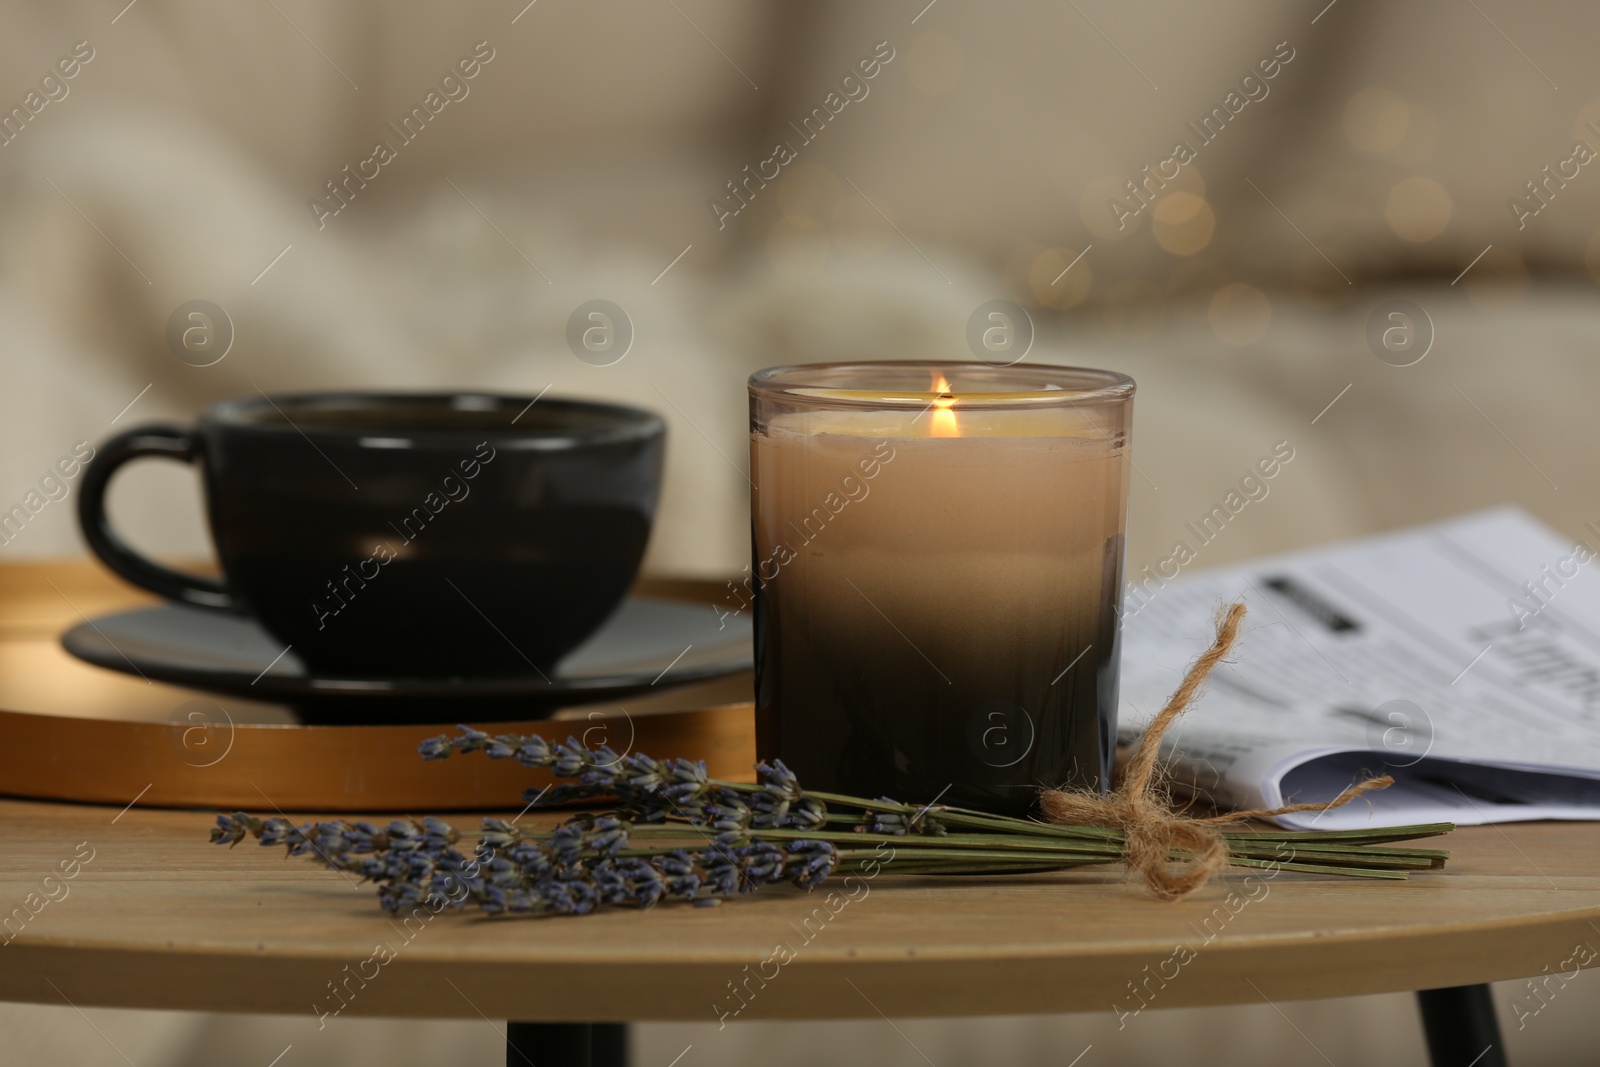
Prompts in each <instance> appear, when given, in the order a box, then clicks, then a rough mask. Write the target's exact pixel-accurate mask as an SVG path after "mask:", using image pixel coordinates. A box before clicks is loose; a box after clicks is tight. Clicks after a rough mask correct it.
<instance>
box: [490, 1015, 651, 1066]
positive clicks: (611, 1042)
mask: <svg viewBox="0 0 1600 1067" xmlns="http://www.w3.org/2000/svg"><path fill="white" fill-rule="evenodd" d="M506 1067H628V1026H627V1024H626V1023H517V1022H513V1023H508V1024H507V1025H506Z"/></svg>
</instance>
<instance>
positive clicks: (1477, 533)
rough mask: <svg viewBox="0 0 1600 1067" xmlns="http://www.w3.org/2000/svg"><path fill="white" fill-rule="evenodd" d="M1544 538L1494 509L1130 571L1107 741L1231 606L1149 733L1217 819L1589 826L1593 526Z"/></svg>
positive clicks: (1327, 824) (1163, 694)
mask: <svg viewBox="0 0 1600 1067" xmlns="http://www.w3.org/2000/svg"><path fill="white" fill-rule="evenodd" d="M1585 534H1586V535H1587V536H1589V537H1590V539H1591V541H1590V543H1585V542H1581V541H1580V542H1572V541H1569V540H1566V539H1564V538H1562V537H1561V536H1559V535H1557V534H1556V533H1554V532H1553V531H1551V530H1549V529H1548V528H1546V527H1545V526H1543V525H1541V524H1540V523H1538V522H1536V521H1535V520H1534V519H1532V518H1531V517H1529V516H1528V515H1527V514H1526V513H1525V512H1522V511H1520V510H1518V509H1516V508H1497V509H1494V510H1491V511H1484V512H1478V513H1475V514H1471V515H1466V516H1463V517H1461V518H1457V519H1453V520H1450V521H1447V522H1441V523H1437V524H1433V525H1428V526H1422V527H1417V528H1414V529H1409V530H1403V531H1400V532H1397V533H1391V534H1385V535H1382V536H1379V537H1373V538H1369V539H1365V540H1360V541H1354V542H1345V543H1342V544H1338V545H1333V546H1329V547H1324V548H1318V549H1313V550H1310V551H1305V552H1296V553H1292V554H1289V555H1284V556H1278V557H1274V558H1270V559H1265V560H1260V561H1256V562H1252V563H1249V564H1246V565H1242V566H1236V567H1228V568H1223V569H1219V570H1215V571H1210V572H1206V573H1202V574H1198V575H1195V576H1192V577H1183V578H1178V579H1175V580H1168V579H1166V578H1164V577H1163V576H1161V575H1159V574H1157V573H1156V572H1155V571H1153V570H1147V571H1146V572H1144V573H1141V574H1138V575H1133V576H1131V584H1130V587H1129V589H1128V595H1127V597H1126V603H1125V604H1124V621H1123V654H1122V704H1121V713H1120V715H1121V717H1120V726H1119V735H1120V739H1121V740H1122V741H1124V742H1126V741H1129V740H1132V739H1134V738H1136V737H1137V736H1138V734H1139V731H1140V729H1142V727H1143V726H1144V725H1145V724H1146V723H1148V722H1149V721H1150V719H1151V718H1152V717H1153V716H1154V715H1155V713H1156V712H1157V711H1159V710H1160V708H1161V706H1162V704H1163V703H1164V702H1165V701H1166V698H1167V697H1168V695H1169V694H1170V693H1171V692H1172V690H1173V688H1174V687H1175V686H1176V684H1177V682H1178V680H1179V678H1180V677H1181V676H1182V674H1183V670H1184V668H1185V666H1186V665H1187V664H1188V662H1189V661H1190V660H1191V659H1192V658H1193V657H1194V654H1195V647H1196V644H1195V642H1196V641H1197V640H1198V639H1199V638H1201V637H1204V636H1206V635H1209V634H1210V632H1211V627H1212V625H1213V619H1214V616H1215V613H1216V610H1217V607H1218V605H1219V604H1221V603H1227V602H1231V601H1233V600H1235V599H1237V598H1240V597H1243V598H1244V600H1245V601H1246V603H1247V604H1248V605H1249V609H1250V610H1249V615H1248V616H1247V617H1246V621H1245V629H1244V632H1243V633H1242V635H1241V638H1240V641H1239V644H1238V645H1237V646H1236V647H1235V654H1234V655H1232V656H1231V657H1230V661H1229V662H1228V663H1225V664H1223V665H1222V666H1219V667H1218V668H1217V670H1215V671H1214V672H1212V674H1211V678H1210V680H1209V681H1208V682H1207V684H1206V688H1205V691H1204V692H1203V694H1202V696H1201V697H1200V699H1199V700H1198V701H1196V703H1195V704H1194V706H1193V707H1192V708H1191V709H1190V711H1189V712H1188V714H1187V715H1185V716H1184V718H1183V719H1182V720H1180V722H1179V723H1178V725H1177V726H1176V727H1175V728H1174V729H1173V730H1172V731H1171V732H1170V733H1169V734H1168V736H1167V739H1166V741H1165V742H1164V743H1163V745H1162V755H1163V758H1164V759H1165V761H1166V762H1167V765H1168V766H1169V767H1170V768H1171V769H1172V771H1173V779H1174V784H1175V785H1177V786H1180V787H1188V788H1191V789H1192V790H1193V791H1194V792H1195V793H1197V794H1198V795H1200V796H1202V797H1206V798H1209V799H1210V800H1212V801H1214V802H1215V803H1216V804H1218V805H1219V806H1221V807H1235V808H1272V807H1278V806H1280V805H1283V804H1286V803H1291V802H1299V801H1323V800H1329V799H1332V798H1333V797H1334V796H1336V795H1337V794H1338V793H1339V791H1340V790H1342V789H1344V788H1345V787H1346V786H1347V785H1350V784H1351V783H1352V782H1353V781H1355V780H1358V779H1360V778H1362V777H1365V776H1367V775H1368V774H1388V775H1391V776H1393V777H1394V779H1395V784H1394V785H1392V786H1390V787H1389V788H1388V789H1384V790H1380V791H1378V792H1376V793H1369V794H1368V795H1367V796H1365V797H1363V798H1362V799H1361V800H1358V801H1356V802H1355V803H1353V804H1349V805H1347V806H1345V807H1342V808H1337V809H1334V810H1332V811H1326V812H1320V813H1309V814H1297V815H1289V816H1284V817H1282V818H1280V819H1279V822H1281V823H1282V824H1284V825H1286V826H1291V827H1297V828H1315V829H1324V830H1343V829H1354V828H1363V827H1372V826H1386V825H1399V824H1404V823H1422V822H1444V821H1449V822H1456V823H1462V824H1477V823H1490V822H1512V821H1518V820H1531V819H1600V573H1597V572H1600V566H1597V565H1593V561H1594V559H1595V556H1596V549H1595V548H1593V547H1591V543H1592V544H1593V545H1594V546H1597V547H1600V529H1597V528H1596V527H1595V525H1594V524H1593V523H1591V524H1589V526H1588V527H1587V528H1586V530H1585Z"/></svg>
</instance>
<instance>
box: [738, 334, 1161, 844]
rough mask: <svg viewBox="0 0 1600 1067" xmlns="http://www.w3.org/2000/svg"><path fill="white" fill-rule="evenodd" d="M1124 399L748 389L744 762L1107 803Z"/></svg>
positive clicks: (900, 381) (805, 385)
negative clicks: (750, 684) (748, 740)
mask: <svg viewBox="0 0 1600 1067" xmlns="http://www.w3.org/2000/svg"><path fill="white" fill-rule="evenodd" d="M1133 391H1134V383H1133V381H1132V379H1130V378H1128V377H1126V376H1124V375H1121V374H1115V373H1112V372H1109V371H1098V370H1083V369H1078V368H1072V367H1051V366H1025V367H1024V366H1013V367H1003V368H1002V367H994V366H990V365H987V364H982V363H970V364H969V363H941V362H882V363H835V364H818V365H813V366H799V367H778V368H772V369H769V370H764V371H760V372H759V373H757V374H755V375H753V376H752V377H751V379H750V451H751V470H752V481H753V483H754V494H753V497H752V505H751V506H752V518H753V522H752V526H753V550H754V560H753V564H752V568H751V569H752V571H753V578H754V583H753V584H754V593H755V597H754V601H755V641H756V745H757V750H758V754H759V755H760V756H761V757H762V758H763V759H772V758H779V759H782V760H783V761H784V763H786V764H788V766H789V767H790V768H791V769H793V770H794V771H795V773H796V774H797V775H798V776H799V778H800V781H801V782H802V783H804V785H805V786H806V787H807V788H810V789H815V790H822V791H829V792H841V793H851V794H858V795H863V796H869V797H878V796H890V797H894V798H895V799H897V800H902V801H906V802H910V803H919V802H930V803H931V802H933V801H934V800H935V799H936V798H937V799H938V800H939V802H941V803H945V804H955V805H959V806H963V807H971V808H978V809H983V810H987V811H993V812H997V813H1004V814H1011V815H1025V814H1028V813H1030V812H1032V811H1033V810H1035V797H1036V794H1037V791H1038V789H1039V787H1041V786H1062V785H1067V786H1077V787H1085V788H1090V789H1101V790H1104V789H1106V788H1107V787H1108V786H1109V784H1110V781H1111V775H1112V769H1113V760H1114V754H1115V739H1116V710H1117V666H1118V635H1119V627H1118V616H1119V613H1120V611H1121V598H1122V581H1123V579H1122V570H1123V542H1124V535H1125V524H1126V517H1127V497H1128V467H1129V458H1128V447H1129V441H1128V434H1129V423H1130V418H1131V415H1132V398H1133Z"/></svg>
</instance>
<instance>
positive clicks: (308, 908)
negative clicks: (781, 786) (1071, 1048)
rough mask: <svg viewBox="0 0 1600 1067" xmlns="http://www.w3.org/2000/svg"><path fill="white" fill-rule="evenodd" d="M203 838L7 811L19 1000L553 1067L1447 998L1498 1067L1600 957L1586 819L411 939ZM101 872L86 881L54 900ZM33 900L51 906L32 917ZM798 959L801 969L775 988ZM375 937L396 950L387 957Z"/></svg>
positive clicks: (59, 810)
mask: <svg viewBox="0 0 1600 1067" xmlns="http://www.w3.org/2000/svg"><path fill="white" fill-rule="evenodd" d="M3 619H4V612H3V609H0V620H3ZM62 621H63V622H65V621H66V620H65V619H63V620H62ZM427 772H428V766H427V765H424V764H420V763H419V766H418V773H419V774H426V773H427ZM0 788H3V783H0ZM508 799H511V798H508ZM418 814H421V813H420V812H419V813H418ZM529 818H532V816H529ZM454 821H455V822H456V823H457V825H463V826H470V825H472V824H473V822H474V821H475V820H470V819H467V818H458V819H455V820H454ZM210 822H211V813H209V812H201V811H171V810H150V809H147V808H144V807H141V806H138V805H135V806H132V807H130V808H128V809H126V810H121V811H119V810H118V808H117V807H114V806H95V805H73V804H60V803H44V802H30V801H20V800H0V855H3V856H5V862H4V863H3V864H0V920H3V919H4V917H5V915H6V914H10V915H11V916H12V926H11V928H3V927H0V939H6V938H9V939H10V940H9V943H8V944H6V945H5V946H4V947H0V998H3V999H7V1000H16V1001H30V1002H35V1003H41V1004H64V1003H72V1004H75V1005H77V1006H79V1007H84V1006H88V1005H97V1006H108V1007H125V1008H167V1009H183V1010H196V1011H255V1012H287V1013H298V1012H304V1011H308V1010H313V1006H314V1005H320V1006H321V1007H322V1008H323V1009H325V1010H333V1009H339V1010H341V1011H343V1012H347V1013H349V1014H351V1015H364V1016H407V1017H416V1016H430V1017H465V1018H473V1017H477V1016H480V1015H481V1016H484V1017H487V1018H490V1019H499V1018H504V1019H514V1020H527V1021H529V1022H528V1024H527V1025H526V1026H516V1027H513V1029H512V1044H513V1047H512V1049H511V1051H510V1052H508V1062H515V1063H520V1062H522V1061H521V1059H520V1058H518V1057H519V1056H520V1055H522V1053H520V1052H519V1051H518V1048H519V1046H518V1043H519V1042H522V1043H524V1044H523V1045H522V1046H520V1047H522V1048H523V1049H525V1050H526V1051H527V1052H528V1053H529V1058H530V1059H531V1060H533V1062H537V1063H538V1064H539V1065H540V1067H546V1064H549V1063H559V1062H562V1058H561V1057H562V1055H564V1054H566V1053H565V1052H564V1051H563V1050H571V1055H572V1056H573V1057H574V1058H581V1057H586V1056H587V1055H588V1053H587V1052H585V1051H583V1050H584V1049H586V1048H587V1042H588V1041H589V1040H590V1037H591V1033H592V1032H591V1030H590V1028H588V1027H587V1026H571V1025H566V1026H556V1027H553V1028H545V1027H541V1026H540V1025H539V1024H541V1023H558V1024H573V1023H583V1024H587V1023H593V1022H596V1021H617V1022H621V1021H627V1020H644V1019H650V1020H658V1019H660V1020H689V1021H711V1020H715V1019H718V1018H719V1017H720V1018H725V1019H726V1020H727V1021H729V1022H733V1021H745V1020H751V1019H796V1018H818V1019H822V1018H826V1019H845V1018H876V1017H879V1016H880V1015H883V1016H888V1017H891V1018H892V1017H897V1016H940V1015H980V1014H1014V1013H1015V1014H1020V1013H1040V1012H1081V1011H1133V1010H1143V1008H1144V1007H1148V1008H1150V1009H1155V1008H1167V1007H1178V1006H1184V1005H1205V1004H1233V1003H1250V1002H1259V1001H1261V1000H1263V999H1267V998H1270V999H1271V1000H1272V1001H1274V1002H1277V1001H1281V1000H1294V999H1299V998H1310V997H1330V996H1349V995H1356V994H1365V993H1377V992H1386V991H1394V990H1419V989H1420V990H1439V989H1443V990H1445V991H1444V992H1441V993H1437V994H1430V995H1426V996H1425V997H1424V1001H1423V1004H1424V1014H1425V1017H1426V1020H1427V1021H1428V1023H1429V1031H1430V1033H1429V1036H1430V1045H1431V1047H1432V1049H1433V1054H1434V1057H1435V1063H1436V1064H1440V1065H1443V1064H1455V1065H1458V1067H1466V1065H1467V1064H1468V1063H1469V1062H1472V1058H1473V1057H1479V1056H1481V1058H1479V1059H1478V1060H1477V1061H1476V1062H1477V1064H1478V1065H1479V1067H1488V1065H1491V1064H1494V1063H1496V1062H1504V1060H1503V1058H1501V1049H1500V1048H1499V1037H1498V1033H1497V1032H1495V1030H1494V1029H1493V1014H1492V1011H1489V1012H1488V1013H1487V1014H1485V1012H1486V1009H1487V996H1488V993H1487V989H1486V987H1484V986H1482V985H1481V983H1486V982H1489V981H1494V980H1500V979H1510V978H1517V977H1521V976H1527V975H1536V974H1540V973H1541V972H1544V971H1545V970H1547V969H1549V970H1560V969H1563V968H1567V967H1570V966H1571V964H1568V963H1565V962H1564V961H1567V960H1570V959H1571V958H1572V957H1573V952H1574V946H1576V945H1582V944H1585V943H1587V944H1590V945H1596V944H1600V826H1597V825H1594V824H1555V823H1541V824H1527V825H1519V826H1505V827H1482V828H1470V829H1463V830H1459V831H1457V832H1456V833H1454V834H1452V835H1450V836H1449V837H1447V838H1444V839H1442V841H1441V842H1439V843H1440V844H1442V845H1443V846H1444V847H1448V848H1451V849H1452V850H1453V852H1454V855H1453V858H1452V859H1451V861H1450V865H1449V867H1448V868H1447V869H1446V870H1445V871H1443V872H1438V873H1431V874H1425V875H1420V876H1416V877H1413V879H1412V880H1410V881H1408V882H1404V883H1392V884H1377V883H1365V882H1357V881H1352V880H1342V879H1337V878H1321V877H1312V876H1306V875H1293V874H1282V875H1279V876H1278V877H1276V878H1273V879H1270V880H1268V881H1265V882H1258V883H1252V884H1253V885H1255V886H1257V888H1255V889H1254V890H1252V892H1251V896H1252V897H1253V899H1250V900H1248V901H1247V902H1246V903H1244V904H1243V905H1242V906H1240V905H1238V904H1237V901H1238V900H1240V899H1243V898H1244V890H1245V886H1244V884H1243V883H1242V879H1241V876H1240V874H1237V873H1236V874H1233V875H1230V876H1229V877H1228V878H1227V879H1226V881H1225V884H1217V885H1214V886H1212V887H1209V888H1207V889H1205V890H1202V891H1201V892H1200V893H1199V894H1197V895H1196V896H1195V897H1193V898H1191V899H1189V900H1186V901H1183V902H1180V903H1177V904H1163V903H1158V902H1156V901H1154V900H1151V899H1149V898H1148V897H1146V896H1145V895H1143V893H1142V892H1141V891H1140V890H1138V889H1137V888H1136V887H1135V886H1133V885H1132V884H1130V883H1128V882H1126V881H1125V879H1124V877H1123V875H1122V874H1121V872H1120V871H1118V870H1116V869H1106V870H1089V871H1079V872H1075V873H1066V874H1058V875H1029V876H1011V877H997V878H988V879H975V878H940V879H932V878H897V877H895V876H894V875H893V864H892V863H891V864H889V866H888V867H887V868H886V870H885V872H884V873H883V874H882V875H881V876H880V877H878V878H877V879H875V880H874V881H872V882H871V883H869V884H868V888H867V891H866V892H865V893H864V894H861V893H859V892H858V896H859V899H855V900H852V901H850V902H849V903H848V904H847V905H845V906H843V907H842V908H839V909H838V911H837V913H836V914H835V913H831V912H830V911H829V910H828V909H826V908H824V907H823V906H822V905H823V901H822V895H821V894H820V893H813V894H811V895H809V896H808V895H806V894H804V893H802V892H800V891H798V890H794V889H791V888H788V887H783V888H777V889H770V890H766V891H763V892H761V893H759V894H756V895H753V896H751V897H748V898H744V899H740V900H736V901H732V902H730V903H728V904H725V905H724V906H722V907H720V908H708V909H697V908H689V907H677V906H662V907H659V908H657V909H655V910H652V911H649V912H614V913H605V914H598V915H594V916H589V917H586V918H581V919H540V920H490V919H483V918H475V917H470V916H466V915H456V914H451V913H445V914H442V915H441V916H440V917H438V918H436V919H432V920H430V921H429V922H428V923H427V924H426V925H425V926H420V927H419V928H418V929H414V930H408V928H403V927H401V926H400V924H399V923H398V922H395V921H391V920H390V918H389V917H387V916H386V915H384V914H383V913H382V912H381V911H379V910H378V908H377V906H376V903H375V901H374V899H373V896H372V892H371V889H370V887H357V886H354V885H351V884H347V883H346V882H345V881H344V880H342V879H341V877H340V876H339V875H337V874H335V873H333V872H329V871H325V870H320V869H317V868H316V867H314V866H313V865H311V864H309V863H306V862H305V861H301V860H296V861H293V862H287V863H286V862H285V861H284V860H283V858H282V856H281V853H280V852H279V851H277V850H273V851H268V850H263V849H260V848H257V847H255V846H253V845H241V846H240V847H239V848H238V849H235V850H233V851H231V852H230V851H226V850H223V849H220V848H216V847H214V846H211V845H209V844H207V843H206V832H207V827H208V825H209V824H210ZM91 853H92V858H90V859H88V860H87V861H86V862H81V864H80V866H79V867H78V869H77V871H76V875H75V877H73V878H72V879H70V880H69V881H56V882H54V883H53V885H47V884H46V883H45V881H44V879H45V876H46V875H48V874H51V873H53V872H57V871H58V870H59V869H60V865H61V864H62V863H63V862H70V861H72V860H73V859H74V858H77V859H79V860H80V861H81V860H82V857H83V856H85V855H89V854H91ZM58 877H59V876H58ZM1229 888H1232V889H1233V890H1234V891H1235V894H1236V895H1235V898H1234V900H1235V902H1236V903H1235V907H1234V908H1233V909H1232V910H1230V908H1229V906H1228V904H1227V902H1226V894H1227V892H1228V890H1229ZM30 893H36V894H39V895H38V896H37V897H34V898H31V899H32V900H34V901H38V900H43V899H45V898H46V897H47V896H55V897H57V898H58V899H53V900H49V901H48V902H47V903H45V904H44V905H43V906H41V907H38V908H37V914H31V915H29V916H28V917H27V918H26V919H25V920H23V921H21V922H20V923H19V922H18V920H17V919H16V915H17V912H16V910H15V909H17V908H23V909H24V913H25V914H26V913H27V911H28V909H27V907H26V906H25V901H28V900H29V899H30V898H29V896H28V894H30ZM819 909H820V910H819ZM408 933H409V937H408V936H407V935H408ZM780 944H787V945H788V946H790V947H791V948H792V949H793V950H794V951H795V957H794V958H793V959H792V960H791V961H790V962H788V963H787V964H785V965H782V966H781V967H778V966H773V965H768V967H767V968H765V971H766V974H765V975H764V976H763V974H762V973H761V972H762V971H763V968H762V964H761V961H763V960H765V959H768V958H770V957H771V955H772V953H773V949H774V948H775V946H778V945H780ZM380 945H382V946H387V948H388V949H389V951H390V952H392V953H393V958H392V959H390V960H388V961H387V962H384V963H382V964H378V963H374V962H370V961H372V960H373V959H374V958H375V950H376V949H377V947H378V946H380ZM1178 946H1185V947H1187V948H1188V949H1190V950H1191V951H1192V959H1185V958H1184V955H1183V954H1181V953H1180V954H1175V949H1176V948H1177V947H1178ZM1179 960H1182V962H1176V961H1179ZM1591 962H1592V961H1591ZM352 974H357V975H366V976H370V977H367V978H360V977H358V978H355V979H352V978H351V975H352ZM334 987H340V988H342V989H344V990H346V991H347V992H346V993H345V994H344V1001H341V1000H340V999H335V997H334V996H333V992H332V990H333V989H334ZM736 990H737V991H738V992H737V993H736V992H735V991H736ZM346 1001H347V1003H345V1002H346ZM341 1004H345V1006H343V1007H342V1008H341ZM600 1033H601V1036H602V1037H603V1038H605V1039H606V1040H608V1041H609V1040H611V1039H613V1038H614V1037H615V1036H616V1031H601V1032H600ZM527 1042H533V1043H534V1044H531V1045H530V1044H526V1043H527ZM561 1042H571V1044H569V1045H563V1044H561ZM1486 1042H1487V1043H1491V1044H1493V1045H1494V1046H1495V1047H1494V1048H1493V1049H1491V1050H1490V1051H1489V1052H1488V1053H1487V1054H1485V1053H1484V1046H1485V1043H1486ZM534 1051H537V1052H538V1053H539V1055H533V1054H532V1053H533V1052H534ZM540 1056H542V1057H543V1058H540ZM599 1058H600V1059H604V1058H605V1057H604V1056H601V1057H599Z"/></svg>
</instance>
